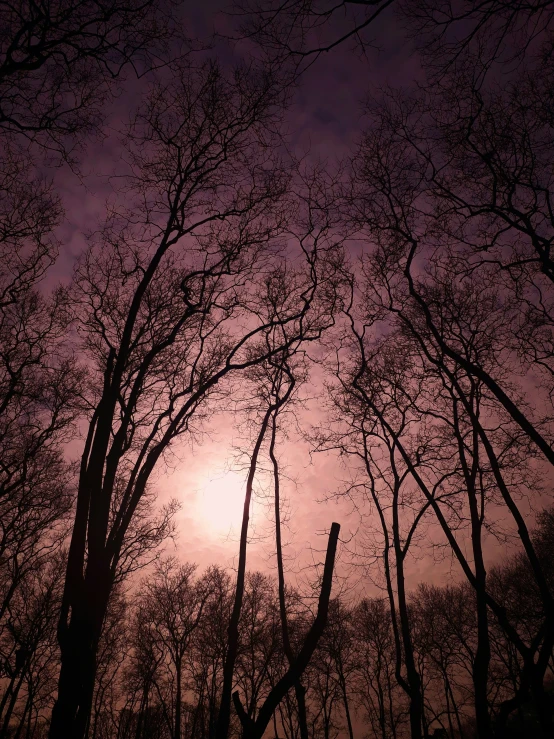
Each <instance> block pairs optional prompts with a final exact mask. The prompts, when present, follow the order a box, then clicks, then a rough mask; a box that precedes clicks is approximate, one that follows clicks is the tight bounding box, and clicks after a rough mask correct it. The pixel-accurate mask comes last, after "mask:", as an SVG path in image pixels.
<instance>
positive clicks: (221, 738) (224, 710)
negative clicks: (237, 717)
mask: <svg viewBox="0 0 554 739" xmlns="http://www.w3.org/2000/svg"><path fill="white" fill-rule="evenodd" d="M273 410H274V406H273V405H271V406H269V408H268V409H267V411H266V413H265V415H264V418H263V421H262V425H261V427H260V431H259V433H258V437H257V439H256V443H255V445H254V449H253V452H252V457H251V459H250V468H249V471H248V479H247V481H246V493H245V496H244V508H243V513H242V527H241V532H240V544H239V562H238V568H237V583H236V587H235V601H234V603H233V611H232V613H231V618H230V621H229V629H228V636H229V641H228V646H227V654H226V657H225V663H224V665H223V689H222V691H221V703H220V706H219V713H218V716H217V723H216V727H215V737H216V739H227V736H228V733H229V723H230V721H231V694H232V692H233V672H234V669H235V661H236V658H237V651H238V639H239V620H240V613H241V610H242V600H243V597H244V580H245V576H246V545H247V540H248V524H249V520H250V502H251V499H252V486H253V483H254V475H255V474H256V466H257V463H258V456H259V453H260V448H261V446H262V442H263V440H264V436H265V433H266V431H267V427H268V425H269V420H270V418H271V414H272V413H273Z"/></svg>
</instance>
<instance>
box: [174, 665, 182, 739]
mask: <svg viewBox="0 0 554 739" xmlns="http://www.w3.org/2000/svg"><path fill="white" fill-rule="evenodd" d="M175 673H176V680H175V681H176V690H175V731H174V734H173V736H174V739H181V709H182V702H183V695H182V692H183V688H182V679H183V676H182V674H181V660H180V659H177V660H175Z"/></svg>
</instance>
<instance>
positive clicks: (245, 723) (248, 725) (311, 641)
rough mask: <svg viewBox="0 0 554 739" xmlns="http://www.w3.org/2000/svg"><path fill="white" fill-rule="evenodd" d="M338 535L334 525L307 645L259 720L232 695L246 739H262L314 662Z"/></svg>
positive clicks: (305, 641)
mask: <svg viewBox="0 0 554 739" xmlns="http://www.w3.org/2000/svg"><path fill="white" fill-rule="evenodd" d="M339 532H340V525H339V524H338V523H333V524H331V531H330V532H329V541H328V543H327V555H326V557H325V567H324V569H323V580H322V581H321V591H320V594H319V603H318V606H317V615H316V617H315V620H314V622H313V624H312V626H311V628H310V630H309V631H308V633H307V635H306V638H305V639H304V643H303V644H302V648H301V649H300V651H299V652H298V656H297V657H296V659H295V660H294V662H293V663H292V664H291V665H290V667H289V669H288V670H287V671H286V673H285V674H284V675H283V677H282V678H281V679H280V680H279V682H278V683H277V684H276V685H275V686H274V687H273V688H272V690H271V691H270V693H269V695H268V696H267V698H266V699H265V701H264V703H263V705H262V707H261V708H260V711H259V713H258V718H257V719H256V720H255V721H253V720H252V719H251V718H250V717H249V716H248V715H247V713H246V711H245V710H244V708H243V706H242V703H241V701H240V696H239V693H238V691H235V692H234V693H233V703H234V705H235V710H236V712H237V715H238V717H239V719H240V722H241V724H242V730H243V737H244V739H262V736H263V734H264V731H265V730H266V728H267V725H268V724H269V722H270V721H271V718H272V716H273V713H274V712H275V710H276V708H277V706H278V705H279V703H280V702H281V701H282V700H283V698H284V697H285V695H286V694H287V693H288V691H289V690H290V689H291V688H292V687H294V684H295V683H297V682H298V681H299V680H300V678H301V677H302V674H303V673H304V670H305V669H306V667H307V666H308V664H309V662H310V659H311V658H312V655H313V653H314V651H315V648H316V647H317V644H318V642H319V640H320V638H321V635H322V634H323V630H324V629H325V625H326V623H327V613H328V611H329V600H330V598H331V586H332V584H333V570H334V568H335V555H336V553H337V543H338V540H339Z"/></svg>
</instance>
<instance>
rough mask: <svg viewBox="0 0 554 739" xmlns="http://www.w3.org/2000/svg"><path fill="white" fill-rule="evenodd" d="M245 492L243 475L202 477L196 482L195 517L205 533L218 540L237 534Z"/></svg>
mask: <svg viewBox="0 0 554 739" xmlns="http://www.w3.org/2000/svg"><path fill="white" fill-rule="evenodd" d="M245 488H246V478H245V475H244V474H239V473H238V472H232V471H230V472H225V473H221V474H219V475H213V476H206V477H205V478H204V479H203V480H202V481H201V482H200V484H199V486H198V489H197V498H196V501H197V507H198V515H199V517H200V519H201V520H202V523H203V524H204V526H205V527H206V528H207V529H208V530H209V531H211V532H213V533H214V534H217V535H221V536H223V535H227V534H239V532H240V527H241V523H242V511H243V507H244V492H245ZM251 513H252V511H251Z"/></svg>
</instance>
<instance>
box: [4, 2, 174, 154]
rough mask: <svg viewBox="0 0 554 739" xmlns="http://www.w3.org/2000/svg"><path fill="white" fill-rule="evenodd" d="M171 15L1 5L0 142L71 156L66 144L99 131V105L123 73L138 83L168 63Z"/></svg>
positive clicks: (107, 6)
mask: <svg viewBox="0 0 554 739" xmlns="http://www.w3.org/2000/svg"><path fill="white" fill-rule="evenodd" d="M175 11H176V6H174V5H173V4H172V3H171V2H168V3H165V2H157V1H156V0H146V2H136V1H134V0H131V2H128V3H120V2H117V1H115V0H114V1H113V2H108V3H99V2H96V0H86V1H85V2H69V3H67V2H64V3H60V2H58V3H54V4H51V3H50V4H47V3H43V2H39V3H27V2H24V1H23V0H18V2H16V3H3V4H2V6H1V7H0V27H1V28H2V32H1V35H0V130H1V131H2V134H3V138H4V139H5V138H6V137H10V138H11V139H12V140H14V141H17V140H18V139H19V140H20V139H21V138H23V140H24V141H25V140H29V139H30V140H32V141H37V142H38V143H39V144H41V145H42V146H45V147H46V148H47V149H52V150H54V151H56V152H58V153H60V154H62V155H63V156H68V155H70V153H71V145H72V140H73V142H75V140H76V139H80V140H81V141H82V139H83V137H84V136H86V135H90V134H91V133H92V132H97V131H99V129H100V126H101V124H102V122H103V120H104V116H105V110H106V107H105V106H106V101H107V100H109V99H111V98H113V96H114V95H116V94H117V92H118V90H119V87H120V84H121V81H122V79H123V76H124V74H125V73H126V72H127V71H128V70H129V69H132V70H133V71H134V72H135V73H136V74H137V75H139V76H140V75H143V74H145V73H146V72H148V71H150V70H152V69H153V68H155V67H157V66H160V65H161V64H163V63H164V62H167V61H168V58H169V56H168V55H169V52H170V47H171V45H172V44H173V46H174V47H175V43H176V35H177V34H176V32H177V27H176V21H177V14H176V12H175ZM179 33H182V31H181V29H179ZM175 51H176V49H175V48H174V49H173V52H174V53H175Z"/></svg>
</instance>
